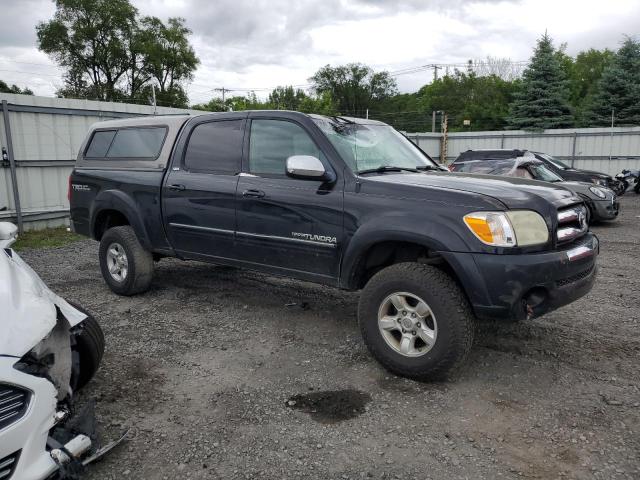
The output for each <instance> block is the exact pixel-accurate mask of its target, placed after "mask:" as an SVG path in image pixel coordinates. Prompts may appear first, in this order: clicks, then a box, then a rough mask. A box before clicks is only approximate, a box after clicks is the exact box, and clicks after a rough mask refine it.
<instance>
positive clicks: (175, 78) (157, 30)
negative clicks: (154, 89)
mask: <svg viewBox="0 0 640 480" xmlns="http://www.w3.org/2000/svg"><path fill="white" fill-rule="evenodd" d="M140 23H141V27H140V33H139V36H138V42H139V51H140V53H141V55H142V59H143V67H142V72H144V74H146V75H147V80H149V79H155V81H156V82H157V85H158V89H159V92H158V93H157V94H156V97H157V99H158V101H161V102H163V103H165V104H171V105H174V106H186V94H185V92H184V89H183V87H182V82H184V81H186V80H192V79H193V72H194V71H195V69H196V68H197V66H198V64H199V63H200V60H199V59H198V57H197V56H196V54H195V51H194V50H193V47H192V46H191V44H190V43H189V39H188V37H189V35H190V34H191V30H189V29H188V28H187V27H186V26H185V19H184V18H170V19H169V20H168V22H167V24H164V23H163V22H162V20H160V19H159V18H157V17H144V18H143V19H142V20H141V22H140ZM132 93H133V92H132Z"/></svg>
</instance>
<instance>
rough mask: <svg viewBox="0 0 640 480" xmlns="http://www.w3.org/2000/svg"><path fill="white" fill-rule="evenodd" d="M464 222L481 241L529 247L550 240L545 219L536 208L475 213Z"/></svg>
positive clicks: (493, 244) (488, 243) (496, 245)
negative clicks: (535, 210) (534, 209)
mask: <svg viewBox="0 0 640 480" xmlns="http://www.w3.org/2000/svg"><path fill="white" fill-rule="evenodd" d="M464 223H465V224H466V225H467V227H468V228H469V230H471V232H472V233H473V234H474V235H475V236H476V238H477V239H478V240H480V241H481V242H482V243H484V244H486V245H492V246H494V247H515V246H520V247H526V246H530V245H539V244H542V243H546V242H547V241H548V240H549V229H548V228H547V224H546V222H545V221H544V218H542V216H541V215H540V214H539V213H536V212H534V211H532V210H513V211H509V212H473V213H469V214H467V215H465V216H464Z"/></svg>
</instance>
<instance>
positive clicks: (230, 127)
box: [163, 114, 246, 258]
mask: <svg viewBox="0 0 640 480" xmlns="http://www.w3.org/2000/svg"><path fill="white" fill-rule="evenodd" d="M243 115H246V114H243ZM244 125H245V119H244V118H243V117H238V115H237V114H236V116H235V118H234V116H231V118H229V116H228V115H227V116H224V117H223V119H220V120H214V121H211V118H210V117H207V118H205V119H204V120H202V121H200V122H198V121H197V120H196V122H194V123H192V124H190V125H189V127H188V130H187V131H185V132H184V133H183V136H182V137H181V139H180V141H179V144H178V146H177V148H176V152H177V153H176V155H179V158H174V159H173V162H172V165H171V169H170V171H169V173H168V175H167V178H166V180H165V184H164V186H163V202H164V203H163V209H164V217H165V222H166V228H167V234H168V236H169V240H170V242H171V244H172V245H173V247H174V248H175V250H176V251H177V252H178V253H179V254H180V255H182V256H184V257H187V258H199V257H217V258H230V257H233V255H234V252H233V250H234V232H235V228H236V211H235V209H236V187H237V184H238V178H239V177H238V173H239V172H240V169H241V159H242V148H243V135H244Z"/></svg>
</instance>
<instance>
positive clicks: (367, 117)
mask: <svg viewBox="0 0 640 480" xmlns="http://www.w3.org/2000/svg"><path fill="white" fill-rule="evenodd" d="M366 119H367V120H369V109H368V108H367V116H366Z"/></svg>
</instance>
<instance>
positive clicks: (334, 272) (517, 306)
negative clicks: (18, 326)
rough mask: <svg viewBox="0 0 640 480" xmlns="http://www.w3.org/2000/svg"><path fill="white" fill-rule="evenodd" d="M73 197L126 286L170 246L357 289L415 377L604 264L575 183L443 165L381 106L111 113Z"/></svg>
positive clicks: (371, 321) (105, 266)
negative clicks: (364, 112) (379, 111)
mask: <svg viewBox="0 0 640 480" xmlns="http://www.w3.org/2000/svg"><path fill="white" fill-rule="evenodd" d="M69 197H70V202H71V225H72V229H73V230H74V231H75V232H77V233H80V234H83V235H86V236H90V237H92V238H94V239H96V240H98V241H100V249H99V260H100V267H101V270H102V274H103V276H104V279H105V281H106V282H107V284H108V285H109V287H110V288H111V289H112V290H113V291H114V292H115V293H117V294H120V295H132V294H136V293H140V292H143V291H145V290H147V289H148V288H149V287H150V285H151V283H152V277H153V270H154V261H157V260H160V259H161V258H162V257H178V258H181V259H185V260H190V259H194V260H202V261H206V262H211V263H214V264H224V265H232V266H238V267H245V268H248V269H253V270H256V271H261V272H266V273H269V274H275V275H284V276H288V277H293V278H297V279H300V280H306V281H312V282H318V283H322V284H326V285H331V286H334V287H337V288H342V289H349V290H360V289H361V290H362V292H361V296H360V302H359V306H358V318H359V323H360V327H361V331H362V335H363V337H364V341H365V343H366V344H367V346H368V348H369V350H370V351H371V353H372V354H373V355H374V356H375V357H376V358H377V359H378V360H379V361H380V362H381V363H382V364H383V365H384V366H385V367H387V368H388V369H390V370H391V371H393V372H395V373H398V374H401V375H405V376H408V377H412V378H417V379H433V378H438V377H442V376H444V375H445V374H446V373H448V372H449V371H450V370H451V369H453V368H454V367H457V366H458V365H460V364H461V363H462V361H463V360H464V358H465V357H466V355H467V353H468V351H469V349H470V348H471V344H472V341H473V335H474V328H475V319H476V318H477V317H480V318H492V319H495V318H502V319H506V320H520V319H525V318H532V317H535V316H538V315H541V314H543V313H545V312H548V311H550V310H553V309H555V308H558V307H560V306H562V305H565V304H567V303H570V302H572V301H574V300H576V299H577V298H579V297H581V296H583V295H585V294H586V293H587V292H589V290H590V289H591V287H592V285H593V283H594V281H595V278H596V257H597V254H598V250H599V247H598V240H597V238H596V237H595V236H594V235H593V234H592V233H590V232H589V231H588V227H587V222H586V219H587V212H586V209H585V206H584V204H583V202H582V200H581V199H580V198H579V197H577V196H576V195H575V194H573V193H572V192H570V191H568V190H566V189H564V188H562V187H556V186H553V185H551V184H546V183H542V182H538V181H534V180H522V179H515V178H505V177H492V176H486V175H469V174H458V173H449V172H447V171H443V168H442V167H441V166H439V165H438V164H437V163H435V162H434V161H433V160H432V159H431V158H430V157H429V156H428V155H427V154H426V153H424V152H423V151H422V150H420V149H419V148H418V147H417V146H415V145H414V144H413V143H411V142H410V141H409V140H407V139H406V138H405V137H404V136H402V135H401V134H400V133H398V132H397V131H396V130H394V129H393V128H392V127H390V126H388V125H386V124H384V123H381V122H377V121H373V120H363V119H355V118H345V117H327V116H320V115H305V114H302V113H298V112H285V111H250V112H227V113H214V114H204V115H198V116H186V115H185V116H154V117H143V118H140V117H139V118H134V119H126V120H114V121H106V122H101V123H98V124H96V125H94V126H93V127H92V128H91V129H90V131H89V133H88V135H87V139H86V141H85V142H84V144H83V145H82V147H81V150H80V153H79V156H78V160H77V164H76V167H75V169H74V170H73V173H72V174H71V177H70V179H69ZM184 308H185V311H188V308H189V307H188V305H185V306H184Z"/></svg>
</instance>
